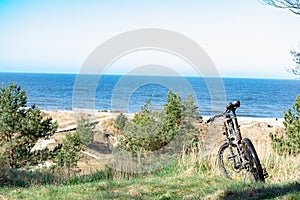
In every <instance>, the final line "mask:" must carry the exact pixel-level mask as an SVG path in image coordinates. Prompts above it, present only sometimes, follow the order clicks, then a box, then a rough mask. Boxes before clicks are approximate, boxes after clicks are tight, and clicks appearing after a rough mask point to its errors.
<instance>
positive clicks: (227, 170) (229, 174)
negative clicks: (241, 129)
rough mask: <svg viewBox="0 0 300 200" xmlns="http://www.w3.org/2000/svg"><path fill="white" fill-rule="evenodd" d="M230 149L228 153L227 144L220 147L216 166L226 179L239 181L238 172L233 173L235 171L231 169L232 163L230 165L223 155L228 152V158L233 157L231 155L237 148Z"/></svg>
mask: <svg viewBox="0 0 300 200" xmlns="http://www.w3.org/2000/svg"><path fill="white" fill-rule="evenodd" d="M231 148H232V152H230V148H229V144H228V143H227V142H226V143H224V144H223V145H222V146H221V147H220V149H219V151H218V164H219V168H220V170H221V172H222V174H223V175H224V176H225V177H226V178H228V179H233V180H240V178H239V174H238V173H239V172H238V171H236V173H235V169H234V168H232V167H233V166H232V163H231V162H232V161H230V160H229V158H228V156H227V157H226V156H224V154H225V152H226V151H229V153H230V154H229V155H230V156H233V155H232V153H233V152H237V147H236V146H234V145H232V146H231Z"/></svg>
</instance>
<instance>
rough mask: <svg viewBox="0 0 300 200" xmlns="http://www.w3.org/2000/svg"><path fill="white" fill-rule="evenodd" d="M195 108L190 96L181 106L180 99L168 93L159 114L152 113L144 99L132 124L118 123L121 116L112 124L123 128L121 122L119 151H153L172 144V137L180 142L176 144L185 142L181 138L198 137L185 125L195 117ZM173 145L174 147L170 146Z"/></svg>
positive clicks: (196, 132) (189, 126)
mask: <svg viewBox="0 0 300 200" xmlns="http://www.w3.org/2000/svg"><path fill="white" fill-rule="evenodd" d="M197 109H198V107H197V106H196V105H195V102H194V99H193V98H192V97H189V98H187V100H186V101H185V102H184V103H182V102H181V98H180V96H179V95H178V94H175V93H173V92H172V91H171V90H170V91H169V93H168V96H167V102H166V104H165V105H164V109H163V110H162V111H161V112H154V111H152V110H151V106H150V101H149V100H147V101H146V104H145V105H144V106H142V108H141V112H140V113H137V114H135V115H134V118H133V120H132V121H128V120H126V121H125V120H120V119H124V117H123V114H120V115H119V116H118V118H117V119H118V122H117V120H116V121H115V123H116V124H121V123H120V121H121V122H122V124H121V125H122V126H121V125H119V127H123V122H124V121H125V126H124V128H123V129H122V132H121V133H120V134H121V135H123V136H124V137H123V138H122V140H121V144H122V145H121V148H123V149H125V150H127V151H130V152H153V151H156V150H160V149H162V148H164V147H166V146H167V145H168V144H170V142H171V141H172V142H174V141H173V139H174V137H175V136H178V137H180V138H181V139H182V140H180V141H179V140H177V142H185V143H186V142H187V143H188V142H189V141H186V140H185V139H188V138H191V137H190V136H191V135H193V136H194V135H197V134H198V131H197V130H196V128H195V127H194V126H192V125H191V124H190V123H187V122H190V120H191V118H193V117H195V116H197V117H199V111H198V110H197ZM186 118H189V119H190V120H186ZM182 122H185V123H182ZM193 136H192V138H193V139H194V138H195V137H193ZM173 145H176V144H175V143H173Z"/></svg>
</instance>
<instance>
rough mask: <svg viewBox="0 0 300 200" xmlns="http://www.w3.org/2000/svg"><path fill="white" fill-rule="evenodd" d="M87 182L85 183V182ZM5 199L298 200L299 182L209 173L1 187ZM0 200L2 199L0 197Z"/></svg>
mask: <svg viewBox="0 0 300 200" xmlns="http://www.w3.org/2000/svg"><path fill="white" fill-rule="evenodd" d="M86 181H88V180H86ZM0 194H1V195H2V197H4V199H34V200H37V199H39V200H48V199H49V200H50V199H66V200H73V199H74V200H75V199H76V200H77V199H276V198H277V199H282V198H283V199H299V198H300V183H299V182H284V183H277V184H271V183H260V184H245V183H242V182H236V181H230V180H227V179H224V178H222V177H219V176H216V175H213V174H211V173H208V174H204V173H192V174H188V175H183V174H180V175H170V176H158V175H152V176H146V177H138V178H133V179H131V180H124V179H120V180H106V179H102V180H91V182H86V183H78V184H71V185H62V186H53V185H45V186H31V187H29V188H18V187H3V188H0ZM0 199H1V196H0Z"/></svg>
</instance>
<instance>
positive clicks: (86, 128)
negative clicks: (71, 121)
mask: <svg viewBox="0 0 300 200" xmlns="http://www.w3.org/2000/svg"><path fill="white" fill-rule="evenodd" d="M76 133H77V134H78V136H79V138H80V141H81V143H82V144H83V145H85V146H88V145H89V144H91V143H93V141H94V134H95V125H94V124H93V123H91V121H90V119H89V118H88V117H87V116H85V115H82V116H80V118H79V119H78V120H77V128H76Z"/></svg>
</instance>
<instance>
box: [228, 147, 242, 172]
mask: <svg viewBox="0 0 300 200" xmlns="http://www.w3.org/2000/svg"><path fill="white" fill-rule="evenodd" d="M229 152H230V154H229V155H228V157H227V158H228V160H231V162H232V164H233V167H234V169H239V168H240V167H241V164H240V162H239V157H238V155H237V154H234V152H233V150H232V146H231V145H229ZM236 157H238V160H236Z"/></svg>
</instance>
